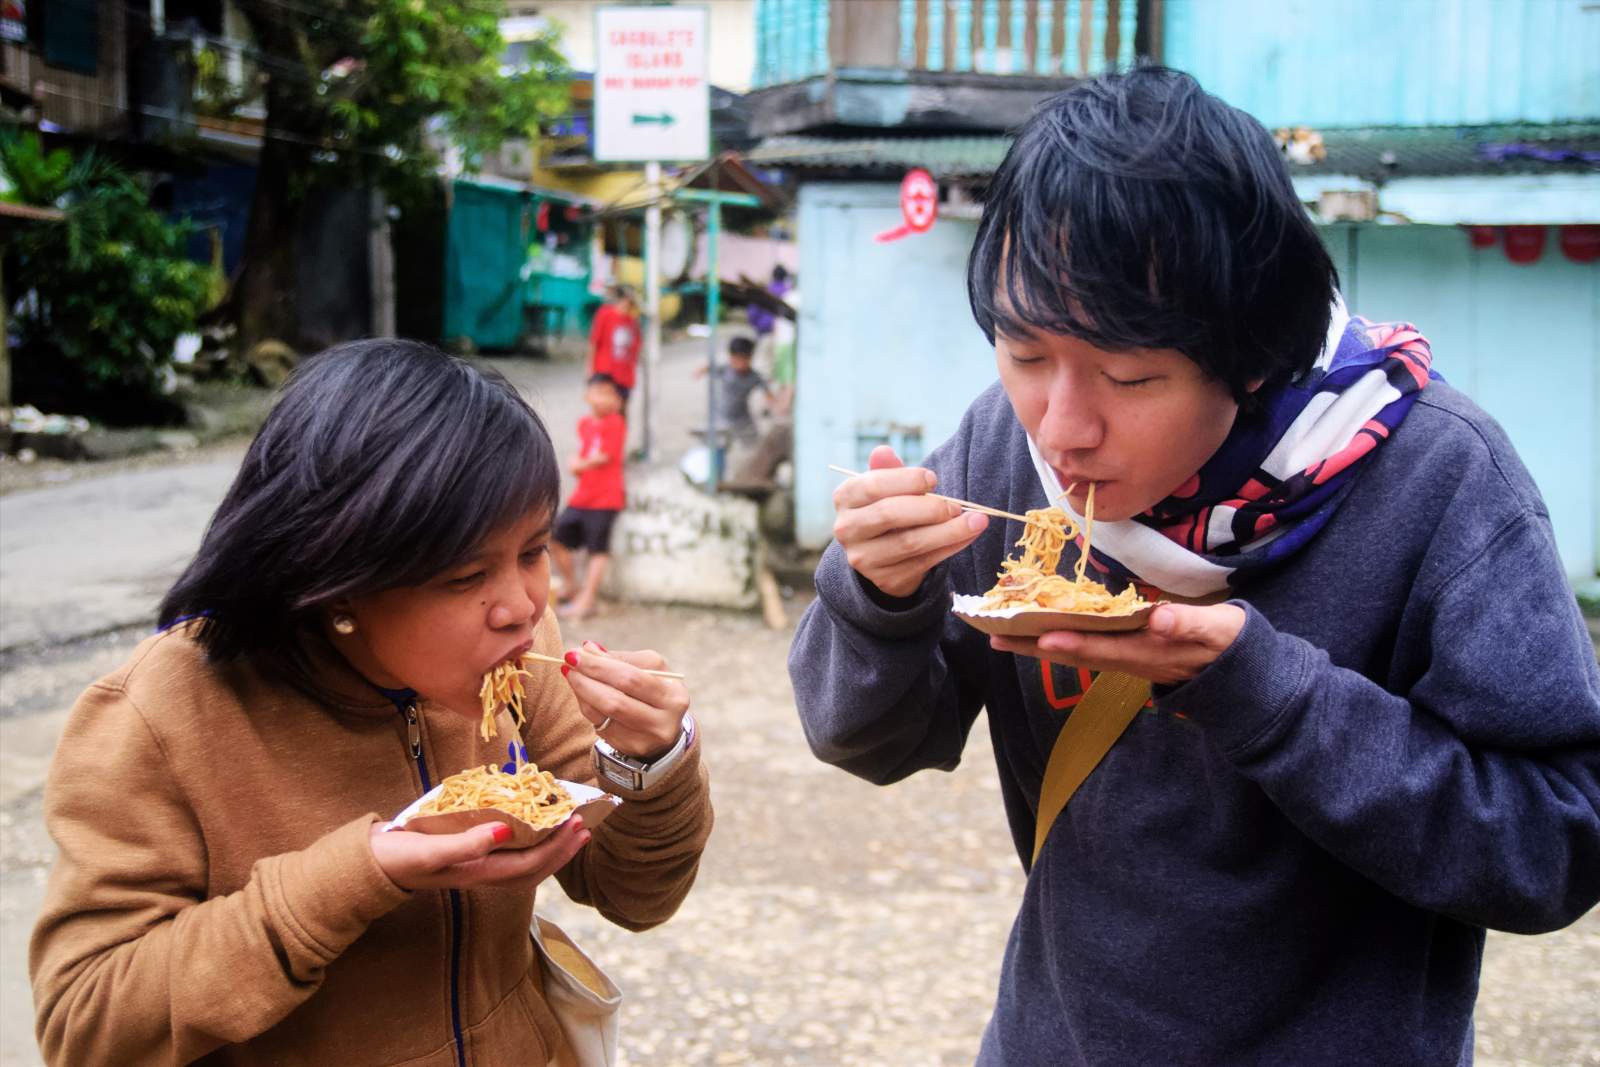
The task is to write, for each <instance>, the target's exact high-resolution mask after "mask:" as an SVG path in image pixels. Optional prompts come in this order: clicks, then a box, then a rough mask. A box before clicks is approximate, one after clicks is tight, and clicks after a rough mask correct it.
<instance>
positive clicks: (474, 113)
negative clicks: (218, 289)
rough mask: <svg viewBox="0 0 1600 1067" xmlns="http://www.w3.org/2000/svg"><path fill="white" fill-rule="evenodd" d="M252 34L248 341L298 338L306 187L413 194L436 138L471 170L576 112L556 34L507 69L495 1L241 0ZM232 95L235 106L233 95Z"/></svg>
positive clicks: (238, 298)
mask: <svg viewBox="0 0 1600 1067" xmlns="http://www.w3.org/2000/svg"><path fill="white" fill-rule="evenodd" d="M238 6H239V9H240V11H241V12H242V13H243V14H244V16H245V19H246V21H247V22H248V24H249V26H250V30H251V33H252V35H253V36H254V38H255V43H256V47H257V48H258V49H259V52H258V54H257V57H258V62H257V63H256V67H257V70H258V75H257V77H258V79H259V84H260V88H261V92H262V95H263V96H264V98H265V101H266V137H265V139H264V143H263V145H262V149H261V158H260V168H259V171H258V173H257V179H256V191H255V199H254V201H253V203H252V205H251V211H250V224H249V228H248V230H247V232H246V236H245V249H244V264H243V269H242V272H241V274H240V277H239V280H238V283H237V285H236V287H235V292H234V301H235V305H234V308H233V310H234V317H235V320H236V322H237V324H238V326H239V334H240V342H241V343H242V344H245V345H248V344H251V343H253V342H255V341H257V340H261V339H264V338H268V337H276V338H280V339H282V340H286V341H289V342H290V343H291V344H293V343H296V342H297V341H298V340H299V338H298V331H297V322H298V313H297V308H296V306H295V276H296V274H295V259H294V235H295V234H296V233H298V232H299V227H300V221H301V216H302V212H303V210H304V206H305V202H306V201H305V198H306V194H307V193H308V192H310V191H311V190H313V189H316V188H350V187H362V186H367V185H374V186H377V187H379V188H382V189H383V190H384V191H385V192H386V193H387V194H388V195H389V197H390V198H391V199H392V200H396V201H400V202H404V201H406V200H407V199H408V198H409V197H410V195H412V194H413V193H414V192H415V191H416V189H417V183H418V182H420V181H423V180H426V179H427V178H428V177H429V176H430V175H432V174H433V173H435V169H436V167H437V165H438V162H439V155H438V152H437V150H436V148H435V147H434V145H435V143H436V141H437V140H438V139H440V138H442V139H443V140H445V141H446V142H448V143H451V144H453V145H455V146H457V147H459V148H460V149H461V151H462V152H463V153H464V156H465V159H466V161H467V163H468V165H469V166H470V165H471V163H472V162H473V160H475V159H476V158H478V157H479V156H480V155H481V154H482V153H483V152H485V151H488V150H491V149H493V148H495V147H497V146H498V145H499V144H500V143H501V142H503V141H504V140H506V139H508V138H513V137H519V136H527V135H528V134H530V133H531V132H532V131H534V130H535V129H536V127H537V125H538V123H539V121H540V120H541V119H542V118H545V117H548V116H552V115H556V114H560V113H561V112H563V111H565V110H566V108H567V89H566V78H567V74H568V70H567V66H566V63H565V61H564V60H563V59H562V57H561V54H560V52H559V51H558V50H557V47H556V35H555V33H554V32H551V33H549V34H546V35H544V36H542V37H540V38H538V39H537V40H534V41H530V42H528V44H527V46H526V62H525V64H523V65H522V66H521V67H520V68H519V69H516V70H510V71H506V70H502V69H501V59H500V57H501V53H502V52H503V51H504V49H505V42H504V40H503V39H502V37H501V35H500V27H499V20H500V18H501V17H502V16H503V15H504V14H505V9H504V4H503V3H501V2H499V0H318V2H315V3H314V2H312V0H238ZM230 103H231V102H230Z"/></svg>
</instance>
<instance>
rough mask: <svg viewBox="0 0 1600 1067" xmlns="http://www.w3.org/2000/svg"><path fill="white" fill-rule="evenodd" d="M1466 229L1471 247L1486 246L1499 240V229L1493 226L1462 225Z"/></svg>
mask: <svg viewBox="0 0 1600 1067" xmlns="http://www.w3.org/2000/svg"><path fill="white" fill-rule="evenodd" d="M1461 228H1462V229H1463V230H1466V231H1467V240H1469V241H1471V242H1472V247H1473V248H1488V247H1489V246H1491V245H1493V244H1494V243H1495V242H1496V241H1498V240H1500V231H1499V230H1497V229H1495V228H1494V227H1493V226H1463V227H1461Z"/></svg>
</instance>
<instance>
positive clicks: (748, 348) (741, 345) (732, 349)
mask: <svg viewBox="0 0 1600 1067" xmlns="http://www.w3.org/2000/svg"><path fill="white" fill-rule="evenodd" d="M755 351H756V343H755V341H754V340H752V339H751V338H749V337H746V336H745V335H744V334H739V335H738V336H737V337H735V338H733V339H732V340H730V341H729V342H728V355H730V356H751V355H754V354H755Z"/></svg>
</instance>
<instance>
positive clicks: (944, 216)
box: [749, 0, 1600, 581]
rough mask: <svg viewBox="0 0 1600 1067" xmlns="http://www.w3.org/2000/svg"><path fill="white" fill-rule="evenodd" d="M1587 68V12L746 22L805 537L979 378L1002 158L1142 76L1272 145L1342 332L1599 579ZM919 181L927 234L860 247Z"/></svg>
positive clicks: (927, 436) (1043, 3)
mask: <svg viewBox="0 0 1600 1067" xmlns="http://www.w3.org/2000/svg"><path fill="white" fill-rule="evenodd" d="M1596 56H1600V5H1596V4H1594V3H1589V2H1586V0H1499V2H1492V3H1491V2H1482V0H1387V2H1379V0H1345V2H1343V3H1339V4H1327V3H1321V2H1313V0H1227V2H1223V0H1138V2H1134V0H1126V2H1118V0H1093V2H1091V3H1089V4H1083V3H1079V2H1078V0H1071V2H1056V3H1052V2H1050V0H1029V2H1026V3H1024V2H1022V0H1017V2H1014V3H1013V2H1006V0H902V2H899V3H872V4H854V3H849V2H841V0H832V2H829V0H759V3H758V10H757V83H758V86H762V87H763V88H760V89H758V91H757V92H756V93H755V94H753V95H752V97H751V98H750V101H751V104H752V107H753V115H754V119H753V127H754V130H755V132H756V133H758V134H760V135H761V136H762V137H763V141H762V142H761V144H759V145H758V146H757V147H756V148H755V149H754V150H752V151H751V152H750V153H749V159H750V161H751V162H752V163H753V164H755V165H758V166H763V167H783V168H787V169H788V170H790V172H791V173H792V174H793V175H794V176H795V178H796V179H797V180H798V181H799V182H800V184H801V188H800V192H799V197H798V213H799V225H798V238H799V247H800V270H799V276H800V283H801V288H802V290H803V292H804V294H805V298H804V301H803V302H802V310H801V322H800V330H799V356H798V364H799V368H798V369H799V377H798V388H797V399H796V439H795V450H796V479H795V480H796V515H797V534H798V537H799V539H800V540H801V542H802V543H804V544H808V545H813V546H819V545H821V544H825V543H826V542H827V540H828V538H829V536H830V530H831V526H832V519H833V515H832V505H831V493H832V489H833V486H834V484H835V482H836V477H835V476H833V475H831V474H829V473H828V471H827V465H828V464H830V463H835V464H839V465H841V466H846V465H859V464H861V463H862V462H864V457H865V455H866V453H867V452H868V451H870V449H871V447H872V446H873V445H874V444H876V443H879V442H882V441H888V442H890V443H894V444H896V445H897V446H898V447H900V448H901V449H902V451H903V454H905V455H907V457H908V458H915V457H916V456H919V455H921V454H922V453H923V452H924V451H926V450H928V449H931V448H932V447H934V446H935V445H937V444H938V443H939V442H940V441H942V440H943V439H944V438H945V437H947V436H948V435H949V434H950V433H951V432H952V431H953V430H954V428H955V426H956V423H957V421H958V420H959V418H960V416H961V413H962V412H963V411H964V410H965V408H966V405H967V403H968V402H969V401H970V400H971V398H972V397H973V396H974V395H975V394H976V393H977V392H979V391H980V390H981V389H983V388H984V387H985V386H986V385H988V384H989V383H990V382H991V381H993V380H994V375H995V370H994V362H993V354H992V352H991V351H990V350H989V349H988V348H987V347H986V345H985V343H984V340H983V337H982V335H981V334H980V333H979V332H978V330H977V328H976V326H974V325H973V323H972V319H971V316H970V314H969V312H968V310H967V303H966V293H965V286H964V265H965V257H966V253H967V250H968V248H969V247H970V245H971V241H972V235H973V232H974V228H975V226H974V220H975V218H976V216H977V214H978V211H979V209H980V206H981V198H982V194H983V187H984V185H985V183H986V180H987V176H988V175H989V174H990V173H992V171H993V169H994V166H995V165H996V164H997V163H998V161H999V159H1000V158H1001V157H1002V156H1003V154H1004V151H1005V148H1006V146H1007V145H1008V143H1009V138H1008V137H1007V136H1006V133H1005V131H1006V130H1008V129H1012V128H1014V127H1015V126H1016V125H1017V124H1019V123H1020V122H1021V121H1022V119H1023V118H1025V117H1026V115H1027V113H1028V110H1029V109H1030V108H1031V107H1032V106H1033V104H1034V103H1036V102H1037V101H1038V100H1039V99H1042V98H1043V96H1045V95H1047V94H1048V93H1050V92H1053V91H1056V90H1058V89H1060V88H1062V87H1064V86H1065V85H1067V84H1070V81H1071V80H1072V79H1073V78H1076V77H1081V76H1084V75H1087V74H1093V73H1096V72H1098V71H1100V70H1104V69H1108V68H1113V67H1123V66H1126V65H1127V64H1128V63H1130V62H1133V61H1134V60H1135V59H1136V58H1137V57H1147V58H1150V59H1154V60H1157V61H1160V62H1164V63H1166V64H1167V65H1170V66H1174V67H1178V68H1180V69H1184V70H1188V71H1189V72H1191V73H1193V74H1194V75H1195V76H1196V77H1197V78H1198V79H1199V80H1200V82H1201V84H1202V85H1204V86H1206V87H1207V88H1208V89H1210V90H1211V91H1213V92H1216V93H1217V94H1218V95H1220V96H1222V97H1223V98H1224V99H1227V100H1228V101H1229V102H1231V103H1233V104H1235V105H1237V106H1240V107H1243V108H1245V109H1246V110H1249V111H1251V112H1252V113H1253V114H1255V115H1256V116H1257V117H1258V118H1260V119H1261V120H1262V122H1263V123H1264V124H1265V125H1267V126H1268V128H1271V129H1278V128H1280V127H1283V128H1286V129H1285V137H1284V140H1285V143H1286V145H1287V149H1288V150H1287V154H1288V157H1289V159H1290V163H1291V170H1292V171H1293V172H1294V175H1295V183H1296V188H1297V189H1298V190H1299V192H1300V194H1301V199H1302V200H1303V201H1305V203H1306V204H1307V209H1308V210H1309V211H1311V212H1312V213H1313V216H1314V217H1315V218H1317V220H1318V221H1319V223H1321V224H1322V228H1323V233H1324V235H1325V237H1326V239H1327V241H1328V245H1329V248H1330V250H1331V251H1332V252H1333V254H1334V257H1335V261H1336V263H1337V264H1338V266H1339V270H1340V276H1341V278H1342V281H1343V288H1344V292H1345V296H1346V299H1347V302H1348V303H1349V304H1350V306H1351V308H1352V309H1353V310H1354V311H1356V312H1357V313H1359V314H1362V315H1365V316H1367V317H1369V318H1374V319H1404V320H1407V321H1410V322H1412V323H1414V324H1415V325H1416V326H1417V327H1418V328H1419V329H1421V331H1422V332H1423V333H1424V334H1425V335H1426V336H1427V337H1429V339H1430V340H1431V341H1432V343H1433V348H1434V354H1435V366H1436V368H1437V369H1438V370H1439V372H1440V373H1441V374H1443V375H1444V376H1445V377H1446V378H1447V379H1449V380H1450V381H1451V382H1452V383H1454V384H1455V385H1456V386H1458V387H1459V388H1461V389H1463V390H1464V391H1465V392H1467V393H1468V394H1469V395H1471V396H1473V397H1474V398H1475V399H1476V400H1477V401H1478V402H1479V403H1480V404H1482V405H1483V406H1484V407H1485V408H1486V409H1487V410H1488V411H1489V412H1490V413H1491V414H1492V415H1493V416H1494V417H1495V418H1496V419H1497V420H1498V421H1499V422H1500V423H1501V424H1502V425H1503V426H1504V427H1505V429H1506V430H1507V432H1508V433H1509V435H1510V436H1511V438H1512V440H1513V442H1514V443H1515V444H1516V447H1517V449H1518V451H1519V453H1520V454H1521V455H1522V457H1523V459H1524V461H1525V462H1526V463H1527V464H1528V466H1529V468H1530V469H1531V470H1532V472H1533V475H1534V477H1535V479H1536V480H1537V481H1538V483H1539V486H1540V488H1541V490H1542V492H1543V494H1544V496H1545V499H1546V501H1547V503H1548V505H1549V508H1550V513H1551V518H1552V521H1553V523H1554V525H1555V529H1556V537H1557V541H1558V544H1559V547H1560V550H1561V554H1562V558H1563V560H1564V561H1565V563H1566V566H1567V569H1568V572H1569V574H1571V576H1572V577H1573V578H1574V579H1575V580H1578V581H1583V580H1586V579H1593V578H1594V577H1595V576H1596V574H1597V573H1600V261H1597V260H1596V259H1594V258H1593V251H1594V248H1595V245H1596V242H1597V241H1600V230H1597V229H1596V228H1595V227H1596V226H1597V225H1600V61H1597V60H1596V59H1595V58H1594V57H1596ZM1295 127H1300V128H1304V129H1303V132H1302V133H1300V134H1298V135H1296V134H1294V133H1292V132H1290V131H1291V129H1292V128H1295ZM916 166H921V167H925V168H927V169H928V170H929V171H930V173H932V174H933V176H934V177H935V178H936V179H938V180H939V183H940V187H941V207H940V216H939V219H938V221H937V222H936V224H935V225H934V226H933V228H932V229H931V230H930V231H928V232H927V233H925V234H919V235H915V236H912V237H908V238H905V239H902V240H899V241H896V242H893V243H889V244H878V243H876V242H874V241H873V237H874V235H876V234H877V233H879V232H882V231H884V230H888V229H892V228H893V227H895V226H896V225H897V224H898V223H899V221H900V211H899V206H898V187H899V180H900V177H901V176H902V175H903V174H904V173H905V171H906V170H908V169H910V168H911V167H916Z"/></svg>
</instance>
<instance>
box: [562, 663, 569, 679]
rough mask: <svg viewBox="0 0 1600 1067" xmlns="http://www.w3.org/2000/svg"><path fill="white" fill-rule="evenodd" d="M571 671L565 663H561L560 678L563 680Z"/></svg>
mask: <svg viewBox="0 0 1600 1067" xmlns="http://www.w3.org/2000/svg"><path fill="white" fill-rule="evenodd" d="M571 669H572V668H571V667H569V666H567V665H566V664H565V663H563V664H562V665H561V677H563V678H565V677H566V676H567V672H568V671H570V670H571Z"/></svg>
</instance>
